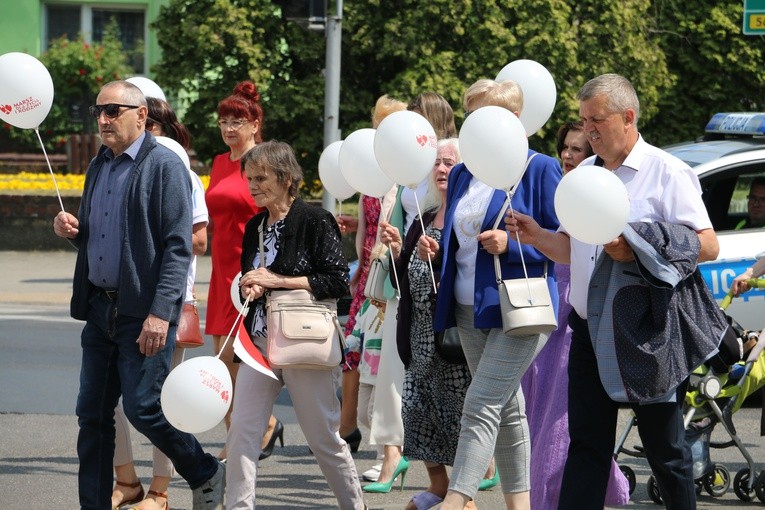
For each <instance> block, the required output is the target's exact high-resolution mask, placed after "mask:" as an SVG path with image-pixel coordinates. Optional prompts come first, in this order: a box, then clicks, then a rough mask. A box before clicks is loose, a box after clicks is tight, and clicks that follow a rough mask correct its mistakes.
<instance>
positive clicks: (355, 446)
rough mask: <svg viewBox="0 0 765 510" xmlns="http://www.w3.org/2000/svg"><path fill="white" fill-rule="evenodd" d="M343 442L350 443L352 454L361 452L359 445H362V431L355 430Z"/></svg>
mask: <svg viewBox="0 0 765 510" xmlns="http://www.w3.org/2000/svg"><path fill="white" fill-rule="evenodd" d="M343 441H345V442H346V443H348V447H350V449H351V453H356V452H357V451H359V445H360V444H361V431H360V430H359V429H355V430H354V431H353V432H351V433H350V434H348V435H347V436H345V437H344V438H343Z"/></svg>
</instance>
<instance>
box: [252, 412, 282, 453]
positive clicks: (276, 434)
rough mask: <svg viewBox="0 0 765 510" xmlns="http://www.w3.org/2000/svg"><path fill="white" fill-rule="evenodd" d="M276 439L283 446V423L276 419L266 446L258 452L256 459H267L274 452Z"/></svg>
mask: <svg viewBox="0 0 765 510" xmlns="http://www.w3.org/2000/svg"><path fill="white" fill-rule="evenodd" d="M277 439H278V440H279V445H280V446H281V447H282V448H284V425H282V422H280V421H279V420H276V425H274V431H273V432H272V433H271V438H270V439H269V440H268V444H267V445H266V447H265V448H263V451H262V452H260V457H258V460H263V459H267V458H268V457H270V456H271V454H272V453H274V445H275V444H276V440H277Z"/></svg>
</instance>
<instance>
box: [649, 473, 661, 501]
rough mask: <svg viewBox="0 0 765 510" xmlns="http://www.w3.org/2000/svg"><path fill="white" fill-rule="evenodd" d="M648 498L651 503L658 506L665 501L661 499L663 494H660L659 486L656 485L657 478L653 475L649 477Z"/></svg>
mask: <svg viewBox="0 0 765 510" xmlns="http://www.w3.org/2000/svg"><path fill="white" fill-rule="evenodd" d="M647 488H648V497H649V498H651V501H653V502H654V503H656V504H657V505H661V504H662V503H663V502H664V500H662V499H661V492H659V484H658V483H656V477H655V476H653V475H651V476H649V477H648V487H647Z"/></svg>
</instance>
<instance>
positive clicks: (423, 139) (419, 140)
mask: <svg viewBox="0 0 765 510" xmlns="http://www.w3.org/2000/svg"><path fill="white" fill-rule="evenodd" d="M417 143H419V144H420V146H421V147H425V144H426V143H428V135H417Z"/></svg>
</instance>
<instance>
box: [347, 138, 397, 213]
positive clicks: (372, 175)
mask: <svg viewBox="0 0 765 510" xmlns="http://www.w3.org/2000/svg"><path fill="white" fill-rule="evenodd" d="M374 142H375V130H374V129H371V128H364V129H358V130H356V131H354V132H353V133H351V134H350V135H348V138H346V139H345V140H344V141H343V144H342V145H341V146H340V154H339V156H338V162H339V163H340V172H341V173H342V174H343V177H345V180H346V181H347V182H348V184H349V185H350V186H351V187H352V188H353V189H355V190H356V191H358V192H359V193H363V194H364V195H367V196H370V197H377V198H380V197H382V196H383V195H385V194H386V193H387V192H388V191H390V189H391V188H392V187H393V184H394V183H393V181H392V180H391V179H390V178H389V177H388V176H387V175H385V172H383V171H382V168H380V165H379V163H377V159H376V158H375V149H374Z"/></svg>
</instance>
